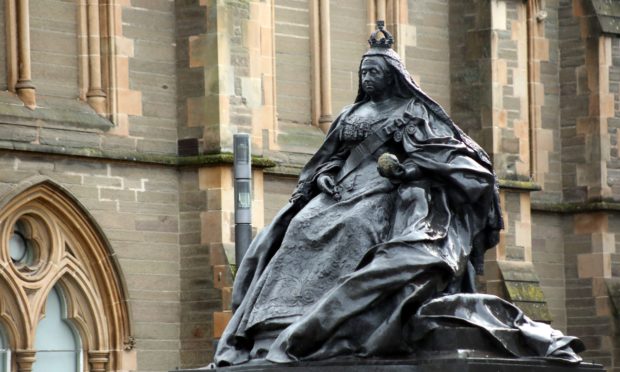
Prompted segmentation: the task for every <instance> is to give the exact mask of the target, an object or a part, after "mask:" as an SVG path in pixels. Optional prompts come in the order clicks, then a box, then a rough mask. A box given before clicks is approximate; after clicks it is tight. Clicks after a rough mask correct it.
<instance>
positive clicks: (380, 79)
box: [360, 56, 392, 96]
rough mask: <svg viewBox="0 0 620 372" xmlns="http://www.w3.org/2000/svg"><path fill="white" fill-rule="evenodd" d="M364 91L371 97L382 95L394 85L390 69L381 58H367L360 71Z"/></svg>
mask: <svg viewBox="0 0 620 372" xmlns="http://www.w3.org/2000/svg"><path fill="white" fill-rule="evenodd" d="M360 79H361V81H362V89H363V90H364V92H365V93H366V94H368V95H370V96H375V95H381V94H383V92H385V90H386V89H387V87H389V86H390V85H391V84H392V74H391V72H390V69H389V67H388V65H387V63H386V62H385V60H384V59H383V58H381V57H377V56H373V57H367V58H365V59H364V60H363V61H362V67H361V69H360Z"/></svg>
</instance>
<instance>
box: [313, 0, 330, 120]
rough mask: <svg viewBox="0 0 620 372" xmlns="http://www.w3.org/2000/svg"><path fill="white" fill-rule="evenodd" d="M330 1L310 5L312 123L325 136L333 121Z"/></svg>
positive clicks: (315, 2)
mask: <svg viewBox="0 0 620 372" xmlns="http://www.w3.org/2000/svg"><path fill="white" fill-rule="evenodd" d="M330 6H331V3H330V0H317V1H312V2H310V17H311V18H310V19H311V40H310V43H311V45H310V49H311V50H312V122H313V123H314V124H315V125H316V126H318V127H319V128H321V130H322V131H323V132H327V131H328V130H329V127H330V125H331V121H332V119H333V118H332V114H333V113H332V89H331V87H332V64H331V59H332V57H331V25H330V16H329V14H330V9H329V8H330Z"/></svg>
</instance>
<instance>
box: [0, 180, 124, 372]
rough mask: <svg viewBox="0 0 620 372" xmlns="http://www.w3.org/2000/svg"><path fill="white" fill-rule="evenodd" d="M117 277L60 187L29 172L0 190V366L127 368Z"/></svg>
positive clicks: (100, 241)
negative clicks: (14, 185)
mask: <svg viewBox="0 0 620 372" xmlns="http://www.w3.org/2000/svg"><path fill="white" fill-rule="evenodd" d="M93 262H96V263H97V264H96V265H93V264H92V263H93ZM122 278H123V277H122V275H121V272H120V270H119V268H118V265H117V263H116V262H115V260H114V259H113V255H112V252H111V250H110V248H109V246H108V243H107V241H106V240H105V237H104V235H103V234H102V232H101V231H100V229H99V228H98V226H97V225H96V223H95V222H94V220H93V219H92V218H91V217H90V215H89V214H88V212H87V211H86V210H85V209H84V208H83V207H82V206H81V204H80V203H79V202H77V201H76V200H75V199H74V198H72V197H71V195H70V194H69V193H68V192H67V191H66V190H64V189H63V188H62V187H60V186H58V185H56V184H55V183H53V182H51V181H50V180H48V179H45V178H33V179H30V180H28V181H25V182H23V183H22V184H21V185H20V187H18V188H16V189H14V190H13V191H12V192H10V193H9V194H8V195H4V197H2V196H0V298H2V299H3V301H0V372H2V371H4V370H6V371H7V372H15V371H18V370H31V369H32V370H33V371H35V372H37V371H46V372H53V371H63V372H64V371H75V372H78V371H103V370H105V371H117V370H124V369H126V368H124V365H123V363H126V362H128V361H129V360H131V356H130V354H126V353H128V352H129V350H130V349H131V348H132V342H131V340H132V337H131V329H130V322H129V312H128V308H127V303H126V301H125V298H126V296H125V293H126V290H125V287H124V285H123V282H122ZM2 363H4V364H2ZM3 368H4V369H3Z"/></svg>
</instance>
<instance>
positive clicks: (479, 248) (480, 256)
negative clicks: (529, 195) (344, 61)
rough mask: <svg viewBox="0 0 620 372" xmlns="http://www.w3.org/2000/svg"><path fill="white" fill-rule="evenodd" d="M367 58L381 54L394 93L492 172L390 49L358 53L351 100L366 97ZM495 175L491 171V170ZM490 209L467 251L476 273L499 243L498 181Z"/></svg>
mask: <svg viewBox="0 0 620 372" xmlns="http://www.w3.org/2000/svg"><path fill="white" fill-rule="evenodd" d="M368 57H381V58H383V60H384V61H385V62H386V64H387V65H388V66H389V67H390V68H391V69H392V73H393V76H394V85H393V89H394V95H395V96H397V97H401V98H412V97H415V98H417V99H418V100H420V101H421V102H422V103H423V104H424V105H425V106H426V107H427V108H428V109H429V110H430V111H431V112H432V113H433V114H434V115H435V117H436V118H437V119H438V120H440V121H442V122H444V123H445V124H446V125H448V126H449V127H450V128H451V129H452V130H453V132H454V136H455V138H456V139H457V140H459V141H461V142H462V143H463V144H464V145H465V146H467V147H468V148H469V149H470V150H471V151H472V152H473V153H474V154H475V157H476V159H477V160H478V161H479V162H481V164H483V165H484V166H485V167H486V168H487V169H488V170H489V171H491V172H493V165H492V163H491V159H490V158H489V156H488V155H487V153H486V152H485V151H484V150H483V149H482V148H481V147H480V145H478V144H477V143H476V142H474V140H472V139H471V138H470V137H469V136H468V135H467V134H465V132H463V130H462V129H461V128H459V127H458V126H457V125H456V124H455V123H454V121H452V119H451V118H450V117H449V116H448V114H447V113H446V111H445V110H444V109H443V108H442V107H441V106H440V105H439V104H438V103H437V102H436V101H435V100H433V99H432V98H431V97H429V96H428V95H427V94H426V93H424V91H423V90H422V89H421V88H420V86H419V85H418V84H417V83H416V82H415V80H413V77H411V74H409V71H407V69H406V68H405V65H404V63H403V61H402V60H401V58H400V56H399V55H398V53H396V52H395V51H394V50H393V49H392V48H382V47H371V48H369V49H368V51H367V52H366V53H364V55H363V56H362V60H361V61H360V68H359V69H358V78H359V79H358V90H357V96H356V98H355V103H359V102H364V101H367V100H369V99H370V98H369V97H368V95H367V94H366V92H364V89H363V88H362V79H361V65H362V63H363V62H364V59H366V58H368ZM493 174H495V173H493ZM494 193H495V195H494V197H493V201H494V208H492V210H491V213H492V214H493V215H492V216H489V219H488V226H487V228H486V229H485V230H484V231H483V232H482V233H481V234H480V235H479V236H477V237H475V239H474V249H473V251H472V253H471V257H470V261H471V263H472V264H473V265H474V268H475V270H476V272H477V273H478V274H479V275H482V274H483V273H484V252H485V251H486V250H487V249H490V248H492V247H494V246H495V245H497V243H499V230H501V229H503V228H504V221H503V218H502V215H501V212H500V210H501V209H500V205H499V182H497V179H496V182H495V190H494Z"/></svg>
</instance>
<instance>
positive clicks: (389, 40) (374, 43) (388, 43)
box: [368, 21, 394, 49]
mask: <svg viewBox="0 0 620 372" xmlns="http://www.w3.org/2000/svg"><path fill="white" fill-rule="evenodd" d="M379 32H380V33H382V34H383V37H382V38H381V39H377V34H379ZM368 44H369V45H370V47H371V48H387V49H389V48H391V47H392V44H394V37H393V36H392V34H390V33H389V32H388V31H387V30H386V29H385V21H377V29H376V30H375V31H373V32H372V34H370V38H369V39H368Z"/></svg>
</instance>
